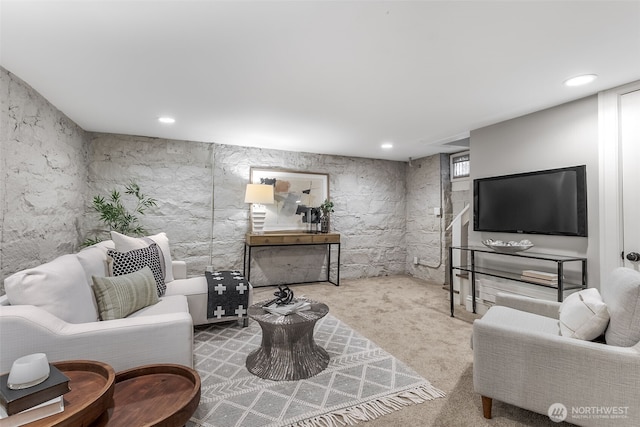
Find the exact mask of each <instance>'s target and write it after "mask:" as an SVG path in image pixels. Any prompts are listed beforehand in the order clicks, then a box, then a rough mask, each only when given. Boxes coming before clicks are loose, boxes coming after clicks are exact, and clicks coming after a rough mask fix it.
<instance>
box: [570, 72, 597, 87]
mask: <svg viewBox="0 0 640 427" xmlns="http://www.w3.org/2000/svg"><path fill="white" fill-rule="evenodd" d="M597 78H598V76H597V75H595V74H583V75H581V76H576V77H571V78H570V79H567V80H565V81H564V85H565V86H582V85H586V84H587V83H591V82H592V81H594V80H595V79H597Z"/></svg>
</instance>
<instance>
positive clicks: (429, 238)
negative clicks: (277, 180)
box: [0, 68, 450, 294]
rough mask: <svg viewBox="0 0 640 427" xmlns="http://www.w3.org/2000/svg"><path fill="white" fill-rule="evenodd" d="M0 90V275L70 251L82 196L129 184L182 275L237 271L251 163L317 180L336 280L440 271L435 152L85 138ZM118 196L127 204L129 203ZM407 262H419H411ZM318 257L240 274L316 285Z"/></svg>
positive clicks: (8, 86) (49, 110)
mask: <svg viewBox="0 0 640 427" xmlns="http://www.w3.org/2000/svg"><path fill="white" fill-rule="evenodd" d="M0 83H1V86H0V101H1V103H2V104H1V107H2V110H1V111H0V113H1V120H2V122H1V123H0V124H1V128H2V129H1V131H2V134H1V135H2V147H1V150H2V151H1V154H2V158H1V159H0V166H1V171H0V175H1V178H2V181H1V183H0V195H1V207H0V223H1V224H2V230H1V233H2V234H1V236H0V242H1V247H0V269H1V274H2V279H4V277H6V276H8V275H9V274H11V273H13V272H15V271H19V270H21V269H24V268H28V267H32V266H35V265H38V264H41V263H44V262H47V261H50V260H52V259H53V258H55V257H57V256H59V255H62V254H65V253H72V252H75V251H77V250H78V249H79V246H80V244H81V242H83V241H84V240H85V239H86V238H87V237H93V236H94V235H95V232H96V229H99V228H100V227H99V221H98V217H97V213H95V212H94V211H92V209H91V207H90V204H91V200H92V198H93V197H94V196H95V195H103V196H108V195H109V193H110V192H111V190H113V189H117V190H119V191H120V192H121V193H123V192H124V186H125V185H126V184H127V183H129V182H132V181H133V182H136V183H137V184H139V185H140V187H141V189H142V192H143V193H144V194H146V195H148V196H151V197H154V198H155V199H157V201H158V206H157V207H155V208H151V209H149V210H148V211H147V214H146V215H144V216H142V222H143V225H144V226H145V227H146V228H147V229H148V230H149V232H150V233H151V234H153V233H157V232H160V231H165V232H166V233H167V235H168V236H169V239H170V241H171V247H172V255H173V257H174V258H175V259H182V260H185V261H187V263H188V272H189V275H196V274H201V273H202V271H203V270H204V269H205V268H206V267H207V266H209V265H212V266H213V267H214V268H216V269H242V266H243V253H244V234H245V233H246V232H247V231H248V230H249V227H250V224H249V206H248V205H247V204H245V203H244V189H245V185H246V184H247V182H248V181H249V176H250V169H251V167H252V166H253V167H273V168H281V169H287V170H296V171H309V172H318V173H328V174H329V177H330V196H331V199H332V200H333V202H334V203H335V212H334V213H333V214H332V220H331V227H332V231H335V232H339V233H341V235H342V251H341V278H357V277H373V276H383V275H393V274H405V273H409V274H412V275H414V276H416V277H420V278H425V279H434V280H437V281H442V279H441V276H442V274H441V272H442V271H444V267H442V266H439V267H436V268H431V267H429V266H427V265H431V264H433V263H440V262H441V261H440V259H439V258H438V257H437V256H436V255H437V254H438V253H439V252H441V251H440V249H439V248H440V243H439V242H440V240H441V239H440V238H439V236H440V235H444V236H445V237H446V233H444V231H442V232H440V224H439V220H437V219H436V218H435V216H434V215H433V210H432V208H433V207H436V206H438V205H439V206H442V207H443V211H444V213H445V217H444V218H443V220H442V228H443V230H444V227H445V224H446V223H447V222H446V221H447V215H450V199H449V197H448V196H447V194H450V192H449V193H447V192H446V191H444V192H443V194H442V195H440V189H441V188H442V189H444V190H446V182H445V183H444V184H441V182H440V181H441V176H440V175H442V177H445V176H446V177H447V179H448V157H447V156H444V157H443V156H440V155H436V156H433V157H429V158H425V159H420V160H417V161H414V162H413V164H412V166H411V167H409V166H408V165H407V164H406V163H404V162H394V161H385V160H373V159H364V158H354V157H341V156H327V155H320V154H310V153H299V152H288V151H277V150H265V149H257V148H247V147H236V146H228V145H221V144H209V143H200V142H191V141H176V140H165V139H158V138H147V137H138V136H130V135H113V134H97V133H88V132H85V131H83V130H82V129H81V128H80V127H79V126H77V125H76V124H75V123H73V122H72V121H71V120H69V119H68V118H67V117H66V116H65V115H64V114H63V113H61V112H60V111H59V110H57V109H56V108H55V107H54V106H52V105H51V104H50V103H49V102H47V101H46V100H45V99H44V98H43V97H42V96H41V95H39V94H38V93H37V92H36V91H35V90H33V89H32V88H30V87H29V86H28V85H27V84H26V83H24V82H22V81H21V80H20V79H18V78H17V77H15V76H14V75H12V74H11V73H9V72H7V71H6V70H4V69H2V68H0ZM123 197H124V199H125V204H128V205H129V207H133V206H132V204H131V203H132V202H133V200H132V199H130V198H127V196H124V195H123ZM438 200H440V201H438ZM423 206H424V209H422V207H423ZM427 208H428V209H427ZM421 209H422V210H421ZM212 219H213V222H212ZM408 231H409V232H408ZM407 232H408V233H407ZM443 251H444V249H443ZM336 255H337V254H336V253H335V251H334V252H333V253H332V257H333V261H334V262H335V259H336ZM414 256H418V257H419V258H420V263H421V264H425V265H418V266H414V265H413V263H412V260H413V257H414ZM326 257H327V252H326V249H325V248H324V247H304V248H300V247H288V248H263V249H255V250H254V257H253V262H252V277H251V279H252V282H253V283H255V284H256V285H264V284H278V283H285V282H302V281H315V280H323V279H324V278H325V277H326V270H325V265H326ZM334 265H335V264H334ZM334 274H335V270H333V272H332V275H334ZM0 286H1V285H0ZM1 293H3V290H2V288H1V287H0V294H1Z"/></svg>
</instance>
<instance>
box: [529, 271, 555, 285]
mask: <svg viewBox="0 0 640 427" xmlns="http://www.w3.org/2000/svg"><path fill="white" fill-rule="evenodd" d="M522 277H523V278H531V277H533V278H536V279H541V280H547V281H555V282H556V283H557V282H558V274H557V273H548V272H546V271H536V270H524V271H523V272H522Z"/></svg>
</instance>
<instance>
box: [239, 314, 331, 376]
mask: <svg viewBox="0 0 640 427" xmlns="http://www.w3.org/2000/svg"><path fill="white" fill-rule="evenodd" d="M267 302H268V301H262V302H259V303H257V304H254V305H252V306H250V307H249V317H250V318H252V319H254V320H255V321H256V322H258V323H259V324H260V327H261V328H262V343H261V344H260V348H258V349H257V350H254V351H253V352H251V353H250V354H249V356H247V361H246V365H247V369H248V370H249V372H251V373H252V374H254V375H257V376H258V377H260V378H265V379H269V380H274V381H284V380H289V381H291V380H301V379H305V378H309V377H312V376H314V375H316V374H318V373H320V372H321V371H323V370H324V369H325V368H326V367H327V365H328V364H329V354H328V353H327V351H326V350H325V349H324V348H322V347H320V346H319V345H317V344H316V342H315V340H314V339H313V329H314V327H315V325H316V322H317V321H318V320H319V319H321V318H323V317H324V316H326V315H327V313H328V312H329V307H327V305H326V304H322V303H319V302H315V301H309V302H310V303H311V308H310V309H309V310H304V311H299V312H296V313H292V314H289V315H286V316H281V315H278V314H271V313H269V312H268V311H266V310H264V309H263V308H262V306H263V305H264V304H266V303H267Z"/></svg>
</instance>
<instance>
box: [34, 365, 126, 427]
mask: <svg viewBox="0 0 640 427" xmlns="http://www.w3.org/2000/svg"><path fill="white" fill-rule="evenodd" d="M53 365H54V366H55V367H56V368H58V369H59V370H60V371H61V372H62V373H63V374H65V375H66V376H67V377H69V388H70V389H71V391H69V392H68V393H65V394H64V397H63V398H64V411H63V412H61V413H59V414H55V415H52V416H50V417H46V418H42V419H40V420H38V421H34V422H33V423H30V424H29V427H44V426H48V427H50V426H69V427H76V426H86V425H89V424H91V422H92V421H94V420H95V419H97V418H98V417H100V415H101V414H102V413H104V412H105V411H106V410H107V407H108V406H109V403H110V402H111V398H112V396H113V391H114V380H115V372H114V370H113V368H112V367H111V366H109V365H107V364H106V363H102V362H96V361H93V360H71V361H66V362H55V363H53Z"/></svg>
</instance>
